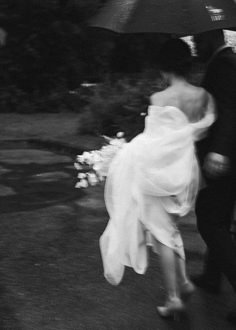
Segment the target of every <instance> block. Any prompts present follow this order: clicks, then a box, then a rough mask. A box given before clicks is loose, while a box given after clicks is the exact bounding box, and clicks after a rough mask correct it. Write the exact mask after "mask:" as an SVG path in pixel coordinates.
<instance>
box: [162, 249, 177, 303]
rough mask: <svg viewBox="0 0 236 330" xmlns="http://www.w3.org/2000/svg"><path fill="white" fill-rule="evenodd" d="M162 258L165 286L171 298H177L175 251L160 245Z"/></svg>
mask: <svg viewBox="0 0 236 330" xmlns="http://www.w3.org/2000/svg"><path fill="white" fill-rule="evenodd" d="M160 257H161V265H162V270H163V276H164V281H165V286H166V289H167V292H168V296H169V297H170V298H172V297H177V296H178V292H177V288H178V287H177V285H178V284H177V276H176V261H175V259H176V256H175V252H174V251H173V249H171V248H169V247H168V246H166V245H164V244H160Z"/></svg>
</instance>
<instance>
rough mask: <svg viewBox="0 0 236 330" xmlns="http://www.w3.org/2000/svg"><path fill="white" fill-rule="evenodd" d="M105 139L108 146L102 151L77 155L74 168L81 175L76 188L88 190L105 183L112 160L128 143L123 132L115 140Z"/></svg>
mask: <svg viewBox="0 0 236 330" xmlns="http://www.w3.org/2000/svg"><path fill="white" fill-rule="evenodd" d="M103 137H104V139H105V140H106V142H107V144H106V145H104V146H103V147H102V148H101V149H99V150H92V151H90V152H88V151H85V152H83V153H82V154H81V155H77V157H76V162H75V163H74V166H75V168H76V170H78V171H79V173H78V182H77V183H76V185H75V188H87V187H88V186H95V185H96V184H98V183H99V182H101V181H104V179H105V178H106V176H107V173H108V169H109V165H110V163H111V161H112V159H113V158H114V156H115V155H116V153H117V152H118V151H119V150H120V149H121V148H122V147H123V145H124V144H125V143H126V140H125V138H124V133H123V132H119V133H117V135H116V137H115V138H110V137H108V136H103Z"/></svg>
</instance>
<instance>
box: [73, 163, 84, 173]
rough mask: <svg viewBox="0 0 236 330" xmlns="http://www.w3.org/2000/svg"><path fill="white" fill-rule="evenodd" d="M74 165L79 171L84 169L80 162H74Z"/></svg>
mask: <svg viewBox="0 0 236 330" xmlns="http://www.w3.org/2000/svg"><path fill="white" fill-rule="evenodd" d="M74 167H75V168H76V170H77V171H79V170H82V169H83V168H82V166H81V165H80V164H79V163H74Z"/></svg>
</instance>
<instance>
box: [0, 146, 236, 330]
mask: <svg viewBox="0 0 236 330" xmlns="http://www.w3.org/2000/svg"><path fill="white" fill-rule="evenodd" d="M74 156H75V154H73V152H72V153H69V152H67V153H66V152H64V151H60V150H59V149H58V148H55V150H53V148H47V147H46V146H44V147H39V146H38V147H37V146H35V145H32V144H30V143H29V142H27V141H18V142H16V141H15V142H14V141H11V142H4V143H1V144H0V179H1V180H0V200H1V207H0V217H1V218H0V235H1V236H0V330H1V329H3V330H8V329H9V330H11V329H16V330H44V329H45V330H54V329H55V330H77V329H78V330H103V329H104V330H105V329H108V330H110V329H114V330H119V329H124V330H132V329H134V330H136V329H137V330H156V329H159V330H166V329H186V330H202V329H203V330H215V329H219V330H220V329H225V330H231V329H234V327H232V326H231V325H230V324H229V323H228V322H227V321H226V320H225V315H226V313H227V311H228V310H229V309H230V308H231V307H232V306H233V305H234V306H236V299H235V297H234V295H233V292H232V289H231V288H230V286H229V284H228V283H227V282H226V281H225V282H224V284H223V288H222V291H221V294H220V295H217V296H214V295H210V294H206V293H204V292H202V291H201V290H197V292H196V294H195V295H194V296H193V299H192V301H191V303H190V304H189V306H188V312H187V314H186V316H185V317H184V318H183V319H181V320H178V321H175V322H173V321H165V320H162V319H160V318H159V317H158V315H157V314H156V310H155V306H156V305H157V304H161V303H162V302H163V300H164V289H163V284H162V278H161V271H160V266H159V260H158V258H157V257H156V256H155V255H154V254H153V253H152V252H150V266H149V268H148V271H147V273H146V275H145V276H140V275H137V274H135V273H134V272H133V271H132V270H130V269H127V270H126V272H125V277H124V280H123V282H122V284H121V285H120V286H118V287H112V286H110V285H109V284H107V283H106V282H105V280H104V278H103V274H102V264H101V258H100V253H99V245H98V240H99V237H100V235H101V233H102V232H103V230H104V228H105V225H106V221H107V214H106V210H105V206H104V202H103V187H102V186H97V187H95V188H89V189H87V190H86V191H82V190H77V189H75V188H74V184H75V181H76V171H75V170H74V167H73V160H74ZM181 229H182V233H183V239H184V242H185V247H186V256H187V260H188V263H187V267H188V271H189V272H190V273H191V274H196V273H199V272H200V271H201V264H202V259H203V254H204V251H205V247H204V245H203V243H202V240H201V238H200V236H199V234H198V233H197V230H196V226H195V219H194V216H192V217H191V218H186V219H183V221H182V223H181Z"/></svg>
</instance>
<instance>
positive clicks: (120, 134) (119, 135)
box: [116, 132, 125, 139]
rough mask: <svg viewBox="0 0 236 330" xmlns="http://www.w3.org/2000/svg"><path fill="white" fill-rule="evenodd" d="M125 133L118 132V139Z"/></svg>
mask: <svg viewBox="0 0 236 330" xmlns="http://www.w3.org/2000/svg"><path fill="white" fill-rule="evenodd" d="M124 135H125V133H124V132H118V133H117V134H116V136H117V137H118V139H120V138H122V137H123V136H124Z"/></svg>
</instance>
